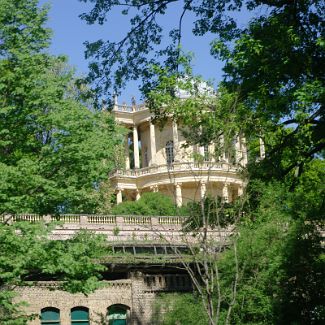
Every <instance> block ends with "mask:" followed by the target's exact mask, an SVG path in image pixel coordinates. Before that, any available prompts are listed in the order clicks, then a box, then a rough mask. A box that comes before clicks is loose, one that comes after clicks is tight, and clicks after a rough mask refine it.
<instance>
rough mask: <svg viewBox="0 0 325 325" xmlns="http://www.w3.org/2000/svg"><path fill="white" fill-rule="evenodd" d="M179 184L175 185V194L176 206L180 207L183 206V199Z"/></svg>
mask: <svg viewBox="0 0 325 325" xmlns="http://www.w3.org/2000/svg"><path fill="white" fill-rule="evenodd" d="M181 185H182V184H181V183H177V184H176V185H175V194H176V206H178V207H180V206H182V204H183V198H182V187H181Z"/></svg>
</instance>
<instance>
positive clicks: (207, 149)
mask: <svg viewBox="0 0 325 325" xmlns="http://www.w3.org/2000/svg"><path fill="white" fill-rule="evenodd" d="M203 148H204V161H209V160H210V157H209V156H210V154H209V146H208V145H207V144H206V145H205V146H204V147H203Z"/></svg>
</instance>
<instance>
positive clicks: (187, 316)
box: [152, 293, 208, 325]
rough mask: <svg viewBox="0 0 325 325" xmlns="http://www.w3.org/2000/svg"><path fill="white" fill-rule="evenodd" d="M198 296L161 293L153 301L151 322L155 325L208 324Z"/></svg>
mask: <svg viewBox="0 0 325 325" xmlns="http://www.w3.org/2000/svg"><path fill="white" fill-rule="evenodd" d="M199 299H200V298H199V297H196V296H194V295H192V294H177V293H171V294H168V293H167V294H162V295H159V296H158V297H157V299H156V302H155V310H154V317H153V320H152V322H153V323H154V324H157V325H175V324H188V325H195V324H202V325H205V324H208V320H207V317H206V315H205V314H204V312H203V306H202V305H201V304H200V303H198V301H199Z"/></svg>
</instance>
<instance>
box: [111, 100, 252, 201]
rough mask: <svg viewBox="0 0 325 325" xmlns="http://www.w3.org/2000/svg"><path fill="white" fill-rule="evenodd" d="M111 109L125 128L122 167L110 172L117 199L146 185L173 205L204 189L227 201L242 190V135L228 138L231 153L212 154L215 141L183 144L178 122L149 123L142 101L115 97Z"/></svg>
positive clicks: (137, 192) (132, 194) (131, 197)
mask: <svg viewBox="0 0 325 325" xmlns="http://www.w3.org/2000/svg"><path fill="white" fill-rule="evenodd" d="M112 113H113V115H114V117H115V120H116V121H117V123H119V124H121V125H123V126H124V127H126V128H127V129H129V131H130V132H129V133H128V134H127V136H126V138H125V168H124V169H120V170H115V171H114V172H113V173H111V174H110V180H111V182H112V184H113V186H114V187H115V190H116V197H117V202H116V203H117V204H119V203H121V202H122V201H124V200H138V199H139V198H140V197H141V195H142V193H144V192H148V191H153V192H161V193H163V194H166V195H168V196H171V197H172V198H173V199H174V201H175V203H176V204H177V205H178V206H181V205H183V204H186V203H187V202H189V201H193V200H195V201H198V200H200V199H202V198H203V197H204V196H206V195H210V196H213V197H215V196H220V197H222V198H223V199H224V200H226V201H232V200H233V199H234V198H236V197H237V196H240V195H241V194H242V192H243V188H244V186H245V182H244V180H243V179H242V177H241V175H240V170H241V169H242V167H244V166H246V164H247V149H246V143H245V138H243V137H242V136H240V135H238V136H237V137H236V139H234V141H233V145H234V148H233V152H234V153H235V155H234V157H233V159H230V158H229V155H228V154H227V153H226V152H223V153H221V155H220V157H216V155H215V149H216V144H214V143H211V144H209V145H208V146H205V147H199V146H197V145H190V146H185V144H186V139H185V138H184V136H183V134H182V128H181V127H180V126H178V125H177V124H176V123H175V122H173V121H172V120H170V121H167V123H166V124H165V125H164V127H163V128H161V127H159V126H157V125H155V124H154V123H153V122H152V114H151V113H150V111H149V109H148V108H147V107H146V106H145V105H139V106H137V105H133V106H127V105H118V104H117V103H115V105H114V107H113V110H112ZM198 157H199V159H198Z"/></svg>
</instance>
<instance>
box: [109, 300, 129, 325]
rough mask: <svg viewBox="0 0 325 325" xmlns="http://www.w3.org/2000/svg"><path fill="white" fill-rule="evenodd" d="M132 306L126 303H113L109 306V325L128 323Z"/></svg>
mask: <svg viewBox="0 0 325 325" xmlns="http://www.w3.org/2000/svg"><path fill="white" fill-rule="evenodd" d="M129 312H130V308H129V307H128V306H125V305H112V306H110V307H108V308H107V319H108V323H109V325H127V324H128V319H129Z"/></svg>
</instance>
